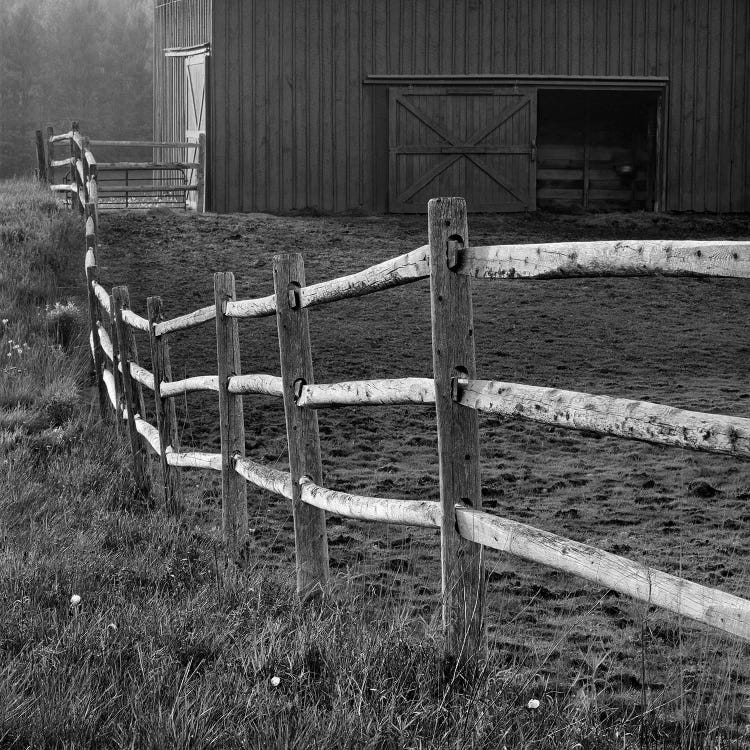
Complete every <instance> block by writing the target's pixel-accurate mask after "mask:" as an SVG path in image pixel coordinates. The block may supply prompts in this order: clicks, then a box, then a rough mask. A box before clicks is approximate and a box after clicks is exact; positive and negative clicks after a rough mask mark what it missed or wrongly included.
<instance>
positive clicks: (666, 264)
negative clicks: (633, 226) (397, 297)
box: [456, 240, 750, 279]
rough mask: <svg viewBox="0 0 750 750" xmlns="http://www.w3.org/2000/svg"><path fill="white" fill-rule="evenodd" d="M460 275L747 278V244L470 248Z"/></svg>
mask: <svg viewBox="0 0 750 750" xmlns="http://www.w3.org/2000/svg"><path fill="white" fill-rule="evenodd" d="M459 256H460V264H459V266H458V267H457V268H456V271H457V272H458V273H460V274H466V275H469V276H474V277H476V278H485V279H508V278H511V279H512V278H522V279H545V278H547V279H550V278H568V277H571V276H651V275H654V274H662V275H697V276H726V277H733V278H745V279H746V278H750V242H734V241H718V240H706V241H698V240H620V241H611V240H609V241H603V242H552V243H545V244H539V245H536V244H530V245H493V246H485V247H472V248H470V249H468V250H466V251H464V252H462V253H459Z"/></svg>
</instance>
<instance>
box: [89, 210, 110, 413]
mask: <svg viewBox="0 0 750 750" xmlns="http://www.w3.org/2000/svg"><path fill="white" fill-rule="evenodd" d="M94 215H95V209H94V206H93V204H91V203H87V204H86V291H87V295H88V301H89V325H90V326H91V336H92V340H93V343H94V351H93V352H92V355H93V359H94V371H95V373H96V389H97V392H98V394H99V413H100V414H101V417H102V419H105V418H106V416H107V413H108V411H109V409H108V408H107V391H106V389H105V387H104V378H103V377H102V369H103V367H104V352H103V351H102V344H101V341H100V340H99V320H100V317H101V316H100V314H99V312H100V310H99V300H98V299H97V297H96V294H94V282H95V281H96V280H97V268H96V223H95V220H94Z"/></svg>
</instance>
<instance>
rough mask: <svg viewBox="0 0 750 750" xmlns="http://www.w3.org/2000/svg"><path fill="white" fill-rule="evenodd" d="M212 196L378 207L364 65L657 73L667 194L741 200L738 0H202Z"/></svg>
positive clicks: (407, 71) (745, 61) (711, 207)
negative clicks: (207, 16)
mask: <svg viewBox="0 0 750 750" xmlns="http://www.w3.org/2000/svg"><path fill="white" fill-rule="evenodd" d="M213 20H214V38H213V45H212V55H213V57H212V66H211V84H212V91H213V96H212V99H213V102H214V112H213V118H212V121H211V130H210V135H209V137H210V139H211V142H212V145H213V148H214V154H215V159H214V164H215V169H214V174H213V180H212V188H213V195H214V201H215V207H216V208H217V209H218V210H224V211H233V210H258V209H262V210H277V211H284V210H291V209H304V208H313V207H315V208H320V209H323V210H346V209H356V208H359V207H362V208H365V209H373V210H384V209H385V207H386V191H387V184H388V182H387V163H388V97H387V88H386V87H385V86H373V85H366V84H365V85H363V79H365V78H366V77H367V76H368V75H398V74H401V75H456V74H466V75H472V74H477V73H484V74H497V75H507V74H512V75H516V74H531V75H543V76H552V75H565V76H668V77H669V79H670V86H669V90H668V107H667V110H668V122H667V123H666V131H667V143H668V147H667V151H666V154H665V158H666V195H667V203H666V208H668V209H671V210H683V211H685V210H693V211H750V187H749V183H750V147H748V141H750V127H749V126H748V122H750V104H749V103H750V74H749V73H748V68H750V55H749V53H748V44H747V40H748V38H749V37H750V3H748V2H747V0H676V1H675V0H346V1H345V0H214V19H213Z"/></svg>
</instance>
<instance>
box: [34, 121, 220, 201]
mask: <svg viewBox="0 0 750 750" xmlns="http://www.w3.org/2000/svg"><path fill="white" fill-rule="evenodd" d="M61 147H67V148H66V149H65V150H66V154H65V155H64V156H61V158H56V157H57V156H58V154H57V153H56V149H57V148H61ZM99 147H101V148H106V149H108V150H112V149H115V150H117V151H120V150H122V149H125V150H126V151H127V150H131V149H139V150H143V149H151V150H152V154H153V156H152V159H151V160H150V161H132V160H130V161H122V160H119V161H107V162H103V161H102V162H98V163H97V161H96V159H95V158H94V154H93V153H92V150H91V149H92V148H99ZM36 152H37V173H38V175H39V177H40V179H43V180H45V181H47V182H49V183H50V187H51V188H52V190H53V191H55V192H57V193H62V194H63V195H65V196H66V197H67V198H68V201H69V205H70V207H71V208H72V209H74V210H75V209H78V210H79V211H80V212H81V213H83V212H84V211H85V208H86V204H87V203H88V202H93V203H94V205H95V206H96V207H97V210H98V208H99V207H100V206H101V207H102V208H106V209H117V208H124V209H128V208H137V207H141V206H146V205H152V204H153V203H155V202H156V203H158V204H159V205H160V206H167V207H179V208H183V209H187V208H192V209H194V210H196V211H199V212H201V213H202V212H203V211H204V210H205V202H206V191H205V164H206V136H205V135H204V134H200V135H199V137H198V140H197V141H196V142H190V141H184V142H182V141H181V142H174V143H172V142H161V141H117V140H109V141H104V140H96V141H92V140H89V139H88V138H86V137H84V136H82V135H81V132H80V130H79V126H78V123H77V122H75V121H74V122H73V123H72V124H71V129H70V131H69V132H67V133H63V134H60V135H55V134H54V130H53V128H52V127H51V126H49V127H47V132H46V137H45V134H44V133H42V131H41V130H37V131H36ZM157 157H165V158H157ZM63 169H64V170H65V171H64V172H63V173H62V175H61V179H59V180H58V179H57V177H58V174H59V170H63ZM56 170H57V173H56Z"/></svg>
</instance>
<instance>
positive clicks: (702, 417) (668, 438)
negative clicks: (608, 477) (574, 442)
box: [459, 380, 750, 458]
mask: <svg viewBox="0 0 750 750" xmlns="http://www.w3.org/2000/svg"><path fill="white" fill-rule="evenodd" d="M459 403H461V404H464V405H465V406H469V407H471V408H472V409H478V410H479V411H483V412H490V413H493V414H503V415H506V416H509V417H519V418H521V419H528V420H531V421H534V422H542V423H543V424H551V425H555V426H558V427H567V428H570V429H575V430H588V431H592V432H597V433H601V434H603V435H615V436H618V437H625V438H630V439H634V440H645V441H647V442H651V443H658V444H659V445H673V446H677V447H679V448H690V449H692V450H699V451H706V452H709V453H725V454H728V455H730V456H737V457H742V458H750V419H746V418H743V417H731V416H723V415H720V414H707V413H704V412H696V411H688V410H686V409H678V408H676V407H673V406H665V405H663V404H654V403H651V402H648V401H635V400H633V399H626V398H613V397H611V396H593V395H591V394H589V393H579V392H577V391H566V390H562V389H559V388H543V387H539V386H532V385H522V384H519V383H502V382H498V381H492V380H469V381H468V382H466V383H464V384H462V386H461V388H460V393H459Z"/></svg>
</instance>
